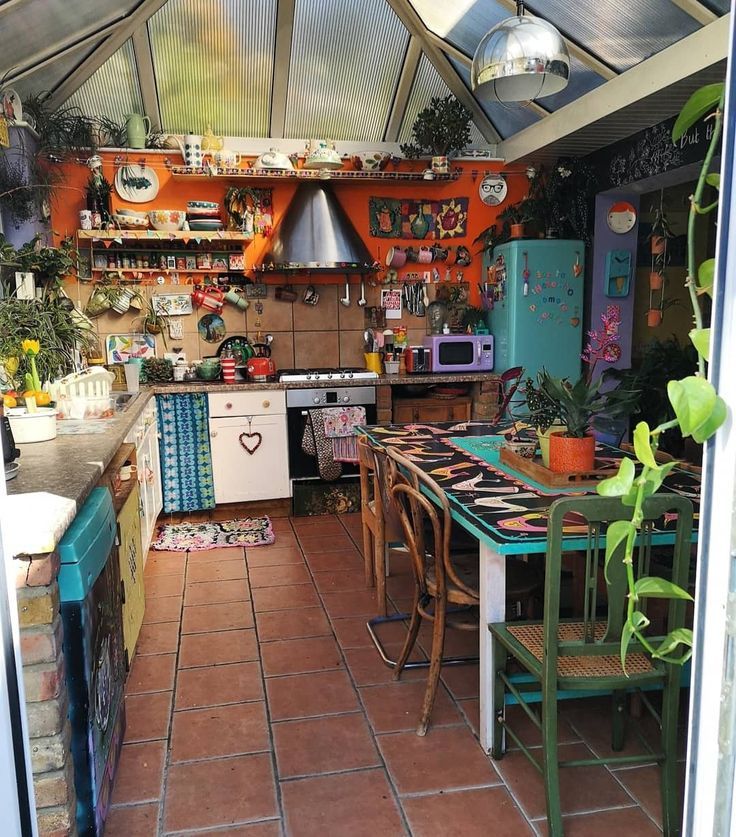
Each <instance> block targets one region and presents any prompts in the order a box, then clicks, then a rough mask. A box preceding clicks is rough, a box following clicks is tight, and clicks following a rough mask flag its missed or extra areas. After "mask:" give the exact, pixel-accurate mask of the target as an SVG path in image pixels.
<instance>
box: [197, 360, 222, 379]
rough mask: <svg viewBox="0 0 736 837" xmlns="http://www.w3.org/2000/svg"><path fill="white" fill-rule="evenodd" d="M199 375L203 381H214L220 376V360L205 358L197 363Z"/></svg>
mask: <svg viewBox="0 0 736 837" xmlns="http://www.w3.org/2000/svg"><path fill="white" fill-rule="evenodd" d="M197 377H198V378H199V379H200V380H201V381H214V380H215V379H216V378H219V377H220V361H219V360H203V361H202V362H201V363H198V364H197Z"/></svg>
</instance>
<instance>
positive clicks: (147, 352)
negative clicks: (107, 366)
mask: <svg viewBox="0 0 736 837" xmlns="http://www.w3.org/2000/svg"><path fill="white" fill-rule="evenodd" d="M105 345H106V349H107V362H108V363H125V362H126V361H127V360H128V358H131V357H139V358H143V359H145V358H149V357H155V356H156V338H155V337H154V336H153V335H152V334H108V335H107V340H106V342H105Z"/></svg>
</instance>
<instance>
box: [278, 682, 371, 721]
mask: <svg viewBox="0 0 736 837" xmlns="http://www.w3.org/2000/svg"><path fill="white" fill-rule="evenodd" d="M266 694H267V695H268V708H269V711H270V713H271V719H272V720H273V721H284V720H289V719H294V718H308V717H310V716H315V715H331V714H334V713H337V712H354V711H356V710H359V709H360V704H359V702H358V696H357V694H356V693H355V689H354V688H353V684H352V683H351V682H350V678H349V677H348V675H347V672H345V671H320V672H315V673H313V674H295V675H290V676H288V677H269V678H268V680H267V681H266Z"/></svg>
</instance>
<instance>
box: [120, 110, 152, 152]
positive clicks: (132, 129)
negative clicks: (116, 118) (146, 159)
mask: <svg viewBox="0 0 736 837" xmlns="http://www.w3.org/2000/svg"><path fill="white" fill-rule="evenodd" d="M146 126H148V127H146ZM125 127H126V131H127V133H128V148H145V147H146V139H147V138H148V135H149V133H150V132H151V120H150V119H149V118H148V117H147V116H141V114H140V113H128V114H126V116H125Z"/></svg>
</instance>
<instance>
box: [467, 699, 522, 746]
mask: <svg viewBox="0 0 736 837" xmlns="http://www.w3.org/2000/svg"><path fill="white" fill-rule="evenodd" d="M457 705H458V706H459V707H460V710H461V712H462V713H463V715H464V716H465V721H466V723H467V724H468V726H469V727H470V729H472V730H473V734H474V735H475V737H476V738H478V737H479V736H480V698H469V699H468V700H459V701H458V702H457ZM510 708H511V707H507V710H508V709H510Z"/></svg>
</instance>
